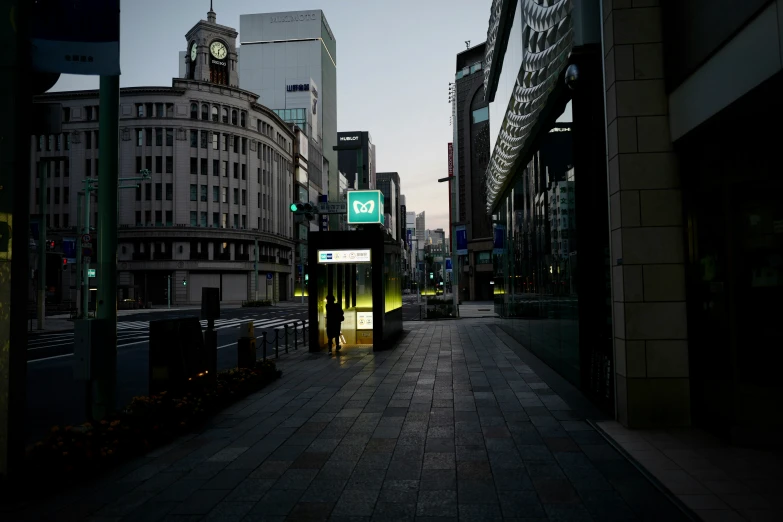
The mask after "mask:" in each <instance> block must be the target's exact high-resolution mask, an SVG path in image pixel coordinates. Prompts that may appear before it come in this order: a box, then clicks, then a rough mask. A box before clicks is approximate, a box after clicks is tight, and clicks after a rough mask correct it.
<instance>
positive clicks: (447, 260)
mask: <svg viewBox="0 0 783 522" xmlns="http://www.w3.org/2000/svg"><path fill="white" fill-rule="evenodd" d="M446 272H451V258H450V257H447V258H446Z"/></svg>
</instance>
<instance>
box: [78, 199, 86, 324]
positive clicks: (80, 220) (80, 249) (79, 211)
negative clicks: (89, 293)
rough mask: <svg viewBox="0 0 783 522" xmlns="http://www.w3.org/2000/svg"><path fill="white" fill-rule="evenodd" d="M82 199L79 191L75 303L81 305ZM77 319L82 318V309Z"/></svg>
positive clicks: (82, 290) (82, 289)
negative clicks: (80, 232) (80, 227)
mask: <svg viewBox="0 0 783 522" xmlns="http://www.w3.org/2000/svg"><path fill="white" fill-rule="evenodd" d="M83 199H84V192H82V191H81V190H80V191H79V192H77V193H76V302H77V303H81V296H82V293H83V292H84V288H83V287H82V275H83V274H82V235H81V234H79V226H80V225H81V222H82V200H83ZM77 316H79V317H84V308H82V311H81V313H80V314H77Z"/></svg>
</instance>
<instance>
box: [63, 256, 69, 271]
mask: <svg viewBox="0 0 783 522" xmlns="http://www.w3.org/2000/svg"><path fill="white" fill-rule="evenodd" d="M67 269H68V258H66V257H64V258H63V270H67Z"/></svg>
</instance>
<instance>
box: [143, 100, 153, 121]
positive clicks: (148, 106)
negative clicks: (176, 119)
mask: <svg viewBox="0 0 783 522" xmlns="http://www.w3.org/2000/svg"><path fill="white" fill-rule="evenodd" d="M152 107H153V104H152V103H145V104H144V110H145V111H147V118H152Z"/></svg>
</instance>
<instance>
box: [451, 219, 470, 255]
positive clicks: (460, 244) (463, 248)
mask: <svg viewBox="0 0 783 522" xmlns="http://www.w3.org/2000/svg"><path fill="white" fill-rule="evenodd" d="M454 232H455V233H456V235H457V255H458V256H466V255H468V231H467V229H466V228H465V225H457V226H456V227H455V231H454Z"/></svg>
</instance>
